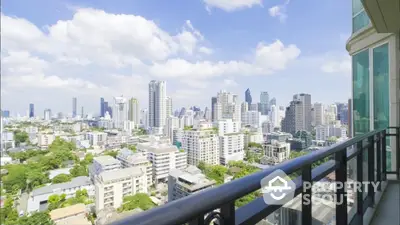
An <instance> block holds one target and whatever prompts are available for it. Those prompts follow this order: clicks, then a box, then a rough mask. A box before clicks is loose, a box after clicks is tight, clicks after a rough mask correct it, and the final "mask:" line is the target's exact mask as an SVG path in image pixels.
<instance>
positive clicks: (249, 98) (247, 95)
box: [244, 88, 253, 105]
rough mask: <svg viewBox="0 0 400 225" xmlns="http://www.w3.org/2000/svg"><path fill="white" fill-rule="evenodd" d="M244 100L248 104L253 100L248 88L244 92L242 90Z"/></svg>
mask: <svg viewBox="0 0 400 225" xmlns="http://www.w3.org/2000/svg"><path fill="white" fill-rule="evenodd" d="M244 101H245V102H247V104H248V105H251V103H252V102H253V98H252V97H251V93H250V89H249V88H247V90H246V92H244Z"/></svg>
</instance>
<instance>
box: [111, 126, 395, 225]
mask: <svg viewBox="0 0 400 225" xmlns="http://www.w3.org/2000/svg"><path fill="white" fill-rule="evenodd" d="M387 129H395V130H396V132H395V133H387ZM387 129H381V130H375V131H371V132H369V133H367V134H364V135H360V136H357V137H354V138H352V139H349V140H347V141H345V142H342V143H338V144H335V145H332V146H329V147H326V148H323V149H320V150H317V151H314V152H311V153H310V154H307V155H304V156H301V157H298V158H295V159H292V160H289V161H286V162H284V163H281V164H278V165H276V166H273V167H270V168H268V169H265V170H263V171H260V172H257V173H254V174H251V175H248V176H246V177H243V178H240V179H237V180H233V181H231V182H229V183H226V184H223V185H221V186H218V187H215V188H211V189H207V190H204V191H201V192H198V193H195V194H192V195H190V196H188V197H185V198H181V199H178V200H175V201H172V202H169V203H167V204H165V205H162V206H159V207H156V208H153V209H151V210H148V211H145V212H142V213H140V214H138V215H134V216H130V217H128V218H125V219H122V220H120V221H117V222H114V223H113V225H128V224H132V225H139V224H140V225H154V224H157V225H176V224H178V225H179V224H185V223H189V224H206V223H205V222H207V223H209V222H210V221H212V219H217V220H218V221H219V224H220V225H222V224H225V225H227V224H238V225H241V224H255V223H257V222H258V221H260V220H262V219H263V218H266V217H267V216H268V215H269V214H271V213H273V212H274V211H275V210H277V209H279V208H280V207H281V206H277V205H267V204H266V203H265V202H264V201H263V198H262V197H260V198H257V199H255V200H253V201H252V202H250V203H249V204H247V205H244V206H242V207H240V208H238V209H235V200H237V199H239V198H241V197H243V196H245V195H247V194H249V193H251V192H254V191H257V190H259V189H260V188H261V184H260V181H261V179H263V178H264V177H266V176H268V175H269V174H271V173H272V172H273V171H275V170H276V169H280V170H282V171H283V172H285V173H286V174H292V173H294V172H296V171H298V170H301V172H302V173H301V175H300V176H299V177H297V178H295V179H294V180H293V181H294V183H295V184H296V190H295V196H296V195H298V194H300V193H303V194H305V193H308V194H310V193H311V189H310V190H307V189H306V190H304V189H303V182H304V181H311V182H313V181H318V180H320V179H321V178H323V177H325V176H326V175H328V174H329V173H331V172H335V174H336V181H338V182H343V183H344V182H346V180H347V162H348V161H349V160H350V159H352V158H354V157H357V160H356V162H357V163H356V164H357V181H359V182H361V181H363V171H362V170H363V166H362V161H363V155H364V154H363V152H364V151H365V150H367V151H368V171H367V172H368V181H379V182H381V181H385V180H386V175H387V174H388V173H395V174H397V176H398V177H399V169H398V168H399V165H400V164H399V162H400V154H396V155H397V157H396V168H397V169H396V171H387V170H386V137H388V136H395V137H396V141H397V149H399V148H400V128H399V127H389V128H387ZM353 146H354V147H353ZM349 147H353V148H352V149H353V150H349V149H348V148H349ZM397 152H399V150H398V151H397ZM374 153H375V154H374ZM375 155H376V157H375ZM332 156H334V159H335V160H329V161H328V162H326V163H324V164H322V165H319V166H318V167H316V168H312V164H313V163H315V162H318V161H320V160H322V159H325V158H327V157H332ZM375 165H376V168H375ZM375 173H376V176H375ZM378 188H379V190H380V188H381V186H379V187H378ZM367 192H368V196H367V198H366V199H364V198H363V196H362V193H357V203H358V204H357V213H356V215H355V216H354V218H352V220H351V222H350V224H360V222H361V221H362V218H363V215H364V212H365V211H366V209H367V208H368V207H369V206H372V204H373V203H374V195H375V193H374V192H373V187H372V185H369V187H368V190H367ZM336 194H337V197H343V196H344V194H345V187H343V188H341V189H340V188H339V189H337V193H336ZM343 199H344V202H343V204H341V205H338V206H337V207H336V224H347V223H348V218H347V217H348V215H347V214H348V211H347V198H346V197H343ZM311 207H312V206H311V204H302V213H301V214H302V224H311V220H312V213H311V212H312V210H311ZM215 209H220V211H219V212H213V211H214V210H215ZM210 212H213V213H210ZM205 215H207V217H206V218H205Z"/></svg>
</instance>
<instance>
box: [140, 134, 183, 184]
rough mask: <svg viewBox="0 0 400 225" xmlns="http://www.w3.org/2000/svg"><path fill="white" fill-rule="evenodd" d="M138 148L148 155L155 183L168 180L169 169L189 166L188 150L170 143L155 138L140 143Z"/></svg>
mask: <svg viewBox="0 0 400 225" xmlns="http://www.w3.org/2000/svg"><path fill="white" fill-rule="evenodd" d="M137 150H138V151H139V152H142V153H144V154H145V155H147V159H148V160H149V161H150V162H151V164H152V176H153V181H154V183H155V184H158V183H160V182H167V180H168V174H169V171H171V170H173V169H185V168H186V167H187V152H185V151H183V150H180V149H178V148H177V147H176V146H175V145H171V144H170V143H162V142H159V141H158V140H155V139H153V140H152V141H150V142H147V143H139V144H138V145H137Z"/></svg>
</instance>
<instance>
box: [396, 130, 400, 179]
mask: <svg viewBox="0 0 400 225" xmlns="http://www.w3.org/2000/svg"><path fill="white" fill-rule="evenodd" d="M396 148H397V149H395V152H396V173H397V180H399V179H400V127H396Z"/></svg>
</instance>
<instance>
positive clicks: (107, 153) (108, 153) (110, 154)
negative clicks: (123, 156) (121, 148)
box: [104, 151, 118, 158]
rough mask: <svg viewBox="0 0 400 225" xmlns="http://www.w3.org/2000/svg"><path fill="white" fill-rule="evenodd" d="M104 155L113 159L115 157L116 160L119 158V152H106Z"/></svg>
mask: <svg viewBox="0 0 400 225" xmlns="http://www.w3.org/2000/svg"><path fill="white" fill-rule="evenodd" d="M104 154H105V155H109V156H112V157H114V158H117V155H118V151H106V152H104Z"/></svg>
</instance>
